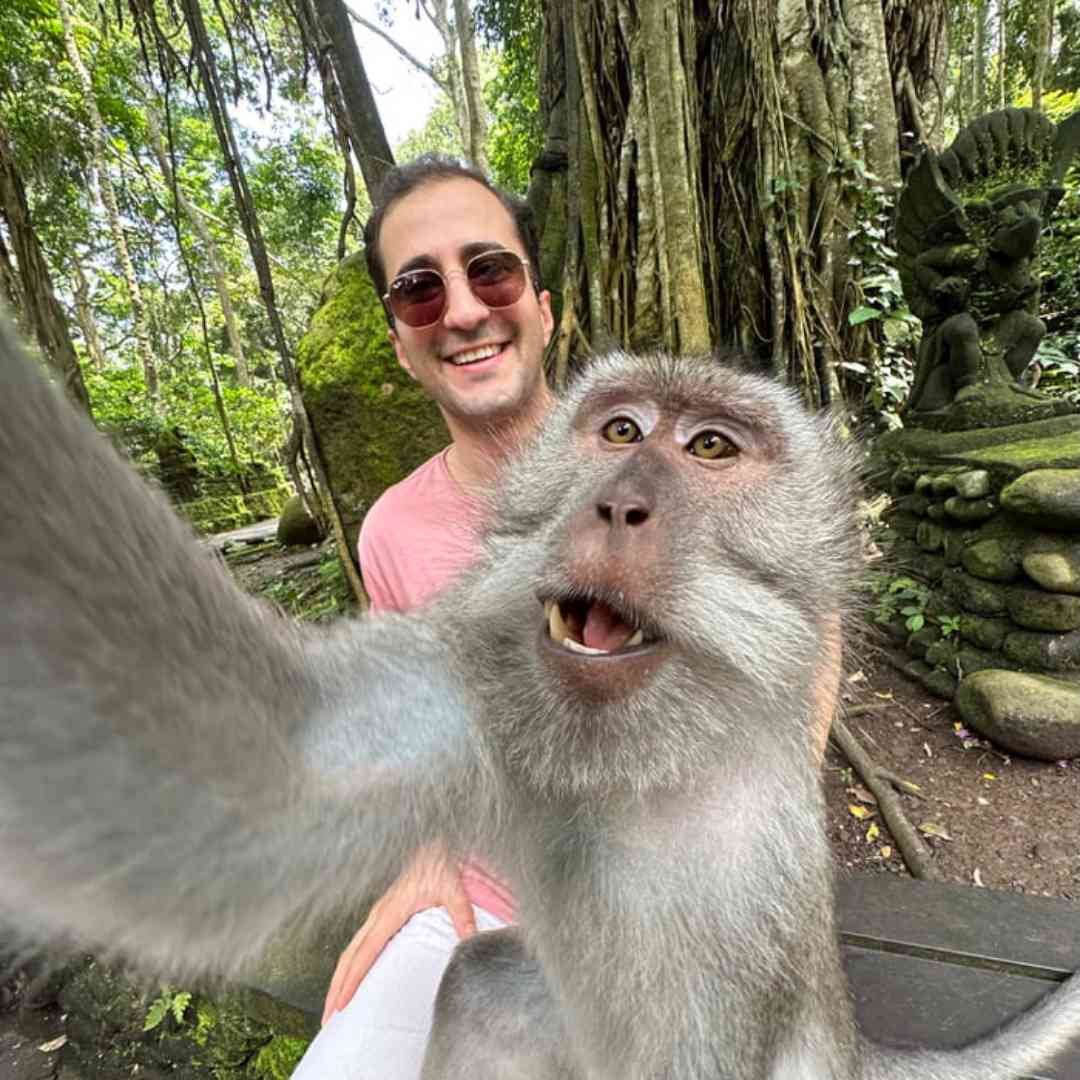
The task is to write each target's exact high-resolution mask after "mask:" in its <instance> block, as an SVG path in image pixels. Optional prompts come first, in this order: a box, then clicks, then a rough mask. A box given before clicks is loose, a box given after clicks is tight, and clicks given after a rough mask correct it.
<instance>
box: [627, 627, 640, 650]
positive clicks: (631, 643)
mask: <svg viewBox="0 0 1080 1080" xmlns="http://www.w3.org/2000/svg"><path fill="white" fill-rule="evenodd" d="M644 640H645V631H644V630H635V631H634V636H633V637H632V638H630V640H629V641H628V642H627V643H626V644H625V645H624V646H623V648H624V649H632V648H633V647H634V646H635V645H640V644H641V643H642V642H643V641H644Z"/></svg>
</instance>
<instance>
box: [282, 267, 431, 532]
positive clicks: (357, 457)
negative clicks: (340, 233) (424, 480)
mask: <svg viewBox="0 0 1080 1080" xmlns="http://www.w3.org/2000/svg"><path fill="white" fill-rule="evenodd" d="M386 330H387V328H386V320H385V317H384V315H383V311H382V304H381V303H380V301H379V298H378V297H377V296H376V295H375V288H374V286H373V285H372V284H371V280H370V279H369V277H368V275H367V270H366V268H365V266H364V260H363V255H362V253H358V254H355V255H351V256H350V257H349V258H347V259H346V260H345V261H344V262H343V263H341V265H340V266H338V268H337V269H336V270H335V271H334V273H333V274H331V275H330V277H329V278H328V279H327V281H326V284H325V285H324V287H323V295H322V300H321V302H320V305H319V308H318V310H317V311H316V312H315V314H314V316H312V319H311V325H310V326H309V327H308V331H307V333H306V334H305V335H304V337H303V338H302V339H301V341H300V345H299V347H298V349H297V361H296V364H297V371H298V373H299V376H300V382H301V385H302V386H303V391H304V401H305V402H306V404H307V407H308V411H309V413H310V414H311V420H312V424H313V425H314V427H315V431H316V434H317V435H318V439H319V446H320V448H321V449H322V452H323V456H324V458H325V460H326V467H327V471H328V473H329V477H330V485H331V487H332V488H333V489H334V492H335V494H336V496H337V499H338V510H339V511H340V513H341V515H342V517H343V519H344V520H345V522H346V525H347V526H349V527H351V526H355V525H356V524H357V523H358V522H359V520H360V518H361V517H362V516H363V514H364V512H365V511H366V509H367V508H368V507H369V506H370V505H371V504H372V503H373V502H374V501H375V499H376V498H378V496H379V495H380V494H381V493H382V492H383V491H384V490H385V489H386V488H387V487H389V486H390V485H391V484H393V483H395V482H396V481H398V480H400V479H401V478H402V477H404V476H406V475H407V474H408V473H410V472H411V471H412V470H413V469H415V468H416V467H417V466H418V465H419V464H421V462H423V461H425V460H426V459H427V458H429V457H430V456H431V455H432V454H434V453H435V452H436V451H437V450H439V449H440V448H441V447H443V446H445V445H446V443H447V442H448V441H449V437H448V435H447V433H446V426H445V424H444V423H443V420H442V417H441V416H440V414H439V411H438V409H437V408H436V407H435V405H434V403H433V402H432V401H431V400H430V399H429V398H428V397H427V395H425V394H424V393H423V391H422V390H420V388H419V387H418V386H417V384H416V383H414V382H413V380H412V379H411V378H410V377H409V375H408V374H407V373H406V372H405V371H403V370H402V369H401V367H400V366H399V365H398V363H397V359H396V358H395V356H394V351H393V349H392V348H391V346H390V342H389V341H388V339H387V336H386Z"/></svg>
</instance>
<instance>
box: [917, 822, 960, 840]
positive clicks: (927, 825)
mask: <svg viewBox="0 0 1080 1080" xmlns="http://www.w3.org/2000/svg"><path fill="white" fill-rule="evenodd" d="M919 832H921V833H923V835H925V836H936V837H937V838H938V839H939V840H951V839H952V837H951V836H950V835H949V834H948V833H947V832H946V831H945V826H944V825H938V824H937V822H935V821H924V822H923V823H922V824H921V825H920V826H919Z"/></svg>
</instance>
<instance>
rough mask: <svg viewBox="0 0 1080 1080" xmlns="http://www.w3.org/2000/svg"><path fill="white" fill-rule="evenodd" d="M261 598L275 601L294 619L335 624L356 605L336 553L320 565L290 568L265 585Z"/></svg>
mask: <svg viewBox="0 0 1080 1080" xmlns="http://www.w3.org/2000/svg"><path fill="white" fill-rule="evenodd" d="M277 550H280V548H279V549H277ZM257 595H260V596H263V597H265V598H266V599H268V600H273V601H274V603H276V604H278V605H279V606H280V607H281V608H282V609H283V610H284V611H285V612H286V613H287V614H289V615H291V616H292V617H293V618H297V619H303V620H305V621H306V622H316V623H322V622H333V621H334V620H335V619H339V618H341V617H342V616H343V615H347V614H349V613H350V612H351V611H353V610H354V609H355V603H356V600H355V597H354V596H353V594H352V589H351V588H350V586H349V582H348V580H347V579H346V577H345V570H344V568H343V567H342V565H341V560H340V559H339V558H338V557H337V555H336V553H334V552H328V553H327V554H326V555H324V556H323V558H322V559H321V560H320V561H319V563H318V565H317V566H304V567H301V568H299V569H298V570H289V569H286V570H285V571H283V572H282V573H281V574H280V575H279V576H278V577H275V578H273V579H271V580H270V581H268V582H266V583H265V584H264V585H263V586H261V587H260V588H259V589H258V592H257Z"/></svg>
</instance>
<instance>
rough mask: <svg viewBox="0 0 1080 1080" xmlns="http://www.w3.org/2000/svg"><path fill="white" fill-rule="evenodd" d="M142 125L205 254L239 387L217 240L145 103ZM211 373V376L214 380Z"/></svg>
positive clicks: (236, 338) (244, 369)
mask: <svg viewBox="0 0 1080 1080" xmlns="http://www.w3.org/2000/svg"><path fill="white" fill-rule="evenodd" d="M146 125H147V129H148V133H149V136H150V149H151V150H153V152H154V157H156V158H157V162H158V168H159V169H161V175H162V176H163V177H164V178H165V183H166V184H168V186H169V190H170V191H171V192H172V193H173V199H174V200H175V202H176V205H177V207H178V208H179V209H180V211H181V212H182V213H183V215H184V217H185V218H186V219H187V222H188V224H189V225H190V226H191V227H192V229H194V230H195V234H196V235H197V236H198V238H199V242H200V243H201V244H202V248H203V251H204V252H205V254H206V261H207V263H208V264H209V266H210V274H211V276H212V277H213V279H214V287H215V288H216V289H217V295H218V303H220V304H221V317H222V319H223V320H224V323H225V334H226V337H227V338H228V340H229V350H230V352H231V353H232V354H233V359H234V360H235V361H236V381H237V382H238V383H239V384H240V385H241V386H251V374H250V373H249V371H248V366H247V357H246V356H245V355H244V343H243V341H242V340H241V338H240V328H239V327H238V326H237V323H236V312H235V311H234V310H233V305H232V297H231V296H230V295H229V283H228V280H227V279H226V276H225V264H224V261H223V259H222V257H221V252H220V250H219V249H218V245H217V241H216V240H215V239H214V237H213V235H212V234H211V232H210V230H209V229H208V228H207V226H206V222H205V221H204V220H203V218H202V215H201V214H200V213H199V212H198V210H197V209H196V208H195V207H194V206H192V205H191V201H190V200H189V199H188V197H187V196H186V195H185V194H184V190H183V188H181V187H180V185H179V183H177V180H176V175H175V173H174V172H173V167H172V162H171V161H170V160H169V154H168V152H167V151H166V149H165V141H164V139H163V138H162V134H161V121H160V120H159V119H158V115H157V110H156V108H155V107H154V105H153V104H151V103H150V102H147V105H146ZM216 377H217V376H216V374H215V379H216Z"/></svg>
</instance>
